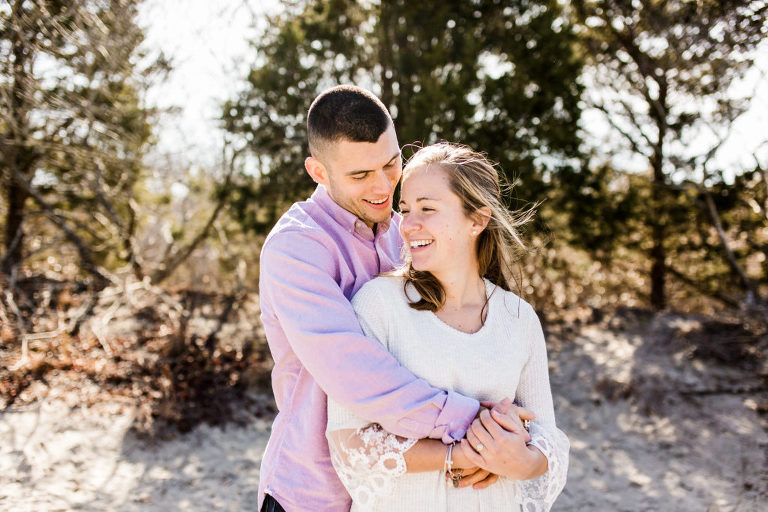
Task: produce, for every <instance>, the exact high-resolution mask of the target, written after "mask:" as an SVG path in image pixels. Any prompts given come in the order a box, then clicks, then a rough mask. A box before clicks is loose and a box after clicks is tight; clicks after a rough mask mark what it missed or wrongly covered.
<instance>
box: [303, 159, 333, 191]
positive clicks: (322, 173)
mask: <svg viewBox="0 0 768 512" xmlns="http://www.w3.org/2000/svg"><path fill="white" fill-rule="evenodd" d="M304 168H305V169H306V170H307V174H309V177H310V178H312V180H313V181H314V182H315V183H318V184H320V185H327V184H328V169H327V168H326V167H325V165H323V164H322V162H320V160H318V159H317V158H315V157H313V156H308V157H307V159H306V160H304Z"/></svg>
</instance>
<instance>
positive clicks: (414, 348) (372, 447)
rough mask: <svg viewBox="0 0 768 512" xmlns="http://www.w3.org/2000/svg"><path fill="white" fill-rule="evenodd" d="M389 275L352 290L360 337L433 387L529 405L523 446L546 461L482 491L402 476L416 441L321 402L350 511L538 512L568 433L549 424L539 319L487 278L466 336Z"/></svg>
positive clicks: (561, 470) (561, 462)
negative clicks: (537, 472)
mask: <svg viewBox="0 0 768 512" xmlns="http://www.w3.org/2000/svg"><path fill="white" fill-rule="evenodd" d="M403 284H404V281H403V279H402V278H397V277H379V278H376V279H374V280H372V281H370V282H369V283H367V284H366V285H365V286H363V287H362V288H361V289H360V291H359V292H358V293H357V294H356V295H355V297H354V298H353V300H352V304H353V306H354V307H355V311H356V312H357V315H358V318H359V320H360V324H361V325H362V327H363V331H364V332H365V333H366V335H368V336H370V337H372V338H375V339H377V340H379V341H380V342H381V343H382V344H384V345H385V346H386V347H387V349H388V350H389V351H390V352H391V353H392V354H393V355H394V356H395V357H396V358H397V359H398V361H400V363H401V364H402V365H403V366H405V367H407V368H408V369H410V370H411V371H412V372H413V373H414V374H416V375H418V376H419V377H422V378H424V379H425V380H427V381H428V382H430V383H431V384H432V385H434V386H435V387H438V388H442V389H446V390H455V391H458V392H459V393H462V394H464V395H466V396H471V397H475V398H477V399H479V400H493V401H499V400H501V399H502V398H504V397H514V399H515V401H516V402H518V403H519V404H521V405H522V406H524V407H526V408H527V409H529V410H531V411H533V412H534V413H535V414H536V421H534V422H532V426H531V437H532V441H531V442H532V444H534V445H535V446H536V447H537V448H539V449H540V450H541V451H542V453H544V455H545V456H546V457H547V459H548V468H549V469H548V471H547V472H546V473H545V474H544V475H542V476H541V477H539V478H536V479H533V480H527V481H517V480H512V479H509V478H500V479H499V481H498V482H497V483H496V484H494V485H492V486H490V487H489V488H487V489H484V490H474V489H472V488H463V489H455V488H453V487H452V486H450V485H449V484H448V483H447V482H446V480H445V477H444V475H443V472H442V471H433V472H425V473H406V472H405V470H406V466H405V460H404V458H403V455H402V454H403V453H404V452H405V451H407V450H408V449H410V448H411V447H412V446H413V445H414V444H415V442H416V440H413V439H405V438H401V437H397V436H394V435H392V434H389V433H387V432H385V431H383V430H382V429H381V427H380V426H378V425H376V424H374V423H371V421H369V420H365V419H363V418H360V417H357V416H355V415H354V414H352V413H351V412H350V411H349V410H347V409H345V408H344V407H342V406H341V405H340V404H338V403H337V402H335V401H333V400H332V399H330V398H329V399H328V428H327V431H326V435H327V437H328V441H329V445H330V448H331V459H332V461H333V464H334V467H335V468H336V471H337V472H338V474H339V477H340V478H341V481H342V482H343V483H344V485H345V487H346V488H347V490H348V491H349V493H350V495H351V496H352V500H353V504H352V511H393V510H397V511H403V512H407V511H413V512H425V511H432V510H434V511H454V510H455V511H462V512H466V511H478V512H480V511H482V512H490V511H511V510H515V511H517V510H521V508H520V507H521V506H522V507H523V510H526V511H546V510H549V508H550V507H551V506H552V503H553V502H554V500H555V498H556V497H557V496H558V495H559V494H560V492H561V491H562V489H563V487H564V485H565V478H566V473H567V469H568V450H569V443H568V439H567V437H566V436H565V434H563V433H562V432H561V431H560V430H558V429H557V428H556V425H555V415H554V410H553V405H552V394H551V391H550V386H549V373H548V370H547V352H546V346H545V343H544V335H543V332H542V330H541V324H540V323H539V319H538V317H537V316H536V313H535V312H534V311H533V308H532V307H531V306H530V305H529V304H528V303H527V302H525V301H524V300H522V299H520V298H519V297H518V296H517V295H515V294H514V293H512V292H508V291H505V290H503V289H501V288H498V287H496V286H495V285H493V284H491V283H490V282H488V281H486V290H487V294H488V297H489V304H488V313H487V318H486V321H485V324H484V325H483V327H482V328H481V329H480V330H479V331H477V332H475V333H472V334H468V333H465V332H462V331H459V330H456V329H454V328H452V327H450V326H449V325H448V324H446V323H444V322H443V321H442V320H440V319H439V318H438V317H437V316H436V315H435V314H434V313H432V312H429V311H417V310H415V309H413V308H411V307H410V306H408V302H409V300H408V297H410V298H411V299H414V298H417V297H418V294H417V292H416V291H415V289H413V288H412V287H409V289H408V291H407V294H408V297H406V292H405V290H404V288H403Z"/></svg>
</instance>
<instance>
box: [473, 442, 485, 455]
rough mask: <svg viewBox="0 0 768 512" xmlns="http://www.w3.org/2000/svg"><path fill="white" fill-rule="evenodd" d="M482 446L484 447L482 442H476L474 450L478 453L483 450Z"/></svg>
mask: <svg viewBox="0 0 768 512" xmlns="http://www.w3.org/2000/svg"><path fill="white" fill-rule="evenodd" d="M483 448H485V446H483V443H477V446H475V451H476V452H477V453H480V452H481V451H483Z"/></svg>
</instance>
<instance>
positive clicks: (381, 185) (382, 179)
mask: <svg viewBox="0 0 768 512" xmlns="http://www.w3.org/2000/svg"><path fill="white" fill-rule="evenodd" d="M393 185H394V184H393V183H392V181H391V180H390V179H389V176H387V173H386V171H384V170H380V171H377V172H376V182H375V183H374V190H375V191H376V192H381V193H382V194H389V193H390V192H391V191H392V188H393Z"/></svg>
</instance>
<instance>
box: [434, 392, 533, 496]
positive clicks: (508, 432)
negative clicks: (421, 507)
mask: <svg viewBox="0 0 768 512" xmlns="http://www.w3.org/2000/svg"><path fill="white" fill-rule="evenodd" d="M534 418H535V415H534V414H533V413H532V412H531V411H529V410H527V409H525V408H523V407H518V406H515V405H513V404H512V401H511V400H510V399H509V398H505V399H504V400H502V401H501V402H498V403H494V402H481V407H480V410H479V411H478V413H477V416H476V417H475V420H474V421H473V422H472V424H471V425H470V427H469V428H468V429H467V434H466V437H465V438H464V439H462V440H461V442H460V443H459V444H456V445H455V446H454V448H453V454H452V459H453V473H454V475H459V476H460V477H461V478H460V480H459V484H458V487H469V486H470V485H471V486H473V487H474V488H475V489H484V488H486V487H488V486H490V485H492V484H494V483H495V482H496V481H497V480H498V479H499V475H503V476H506V477H510V478H514V479H517V480H525V479H528V478H533V477H534V476H537V475H535V473H536V472H537V471H536V468H537V462H538V461H537V460H536V459H537V455H538V456H539V457H541V456H542V455H541V452H539V451H538V450H537V449H536V448H533V447H528V446H527V445H526V443H527V442H528V441H530V440H531V436H530V435H529V434H528V432H527V431H526V430H525V428H524V427H523V420H533V419H534ZM531 450H533V451H531ZM446 478H449V479H450V475H448V474H446Z"/></svg>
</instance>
